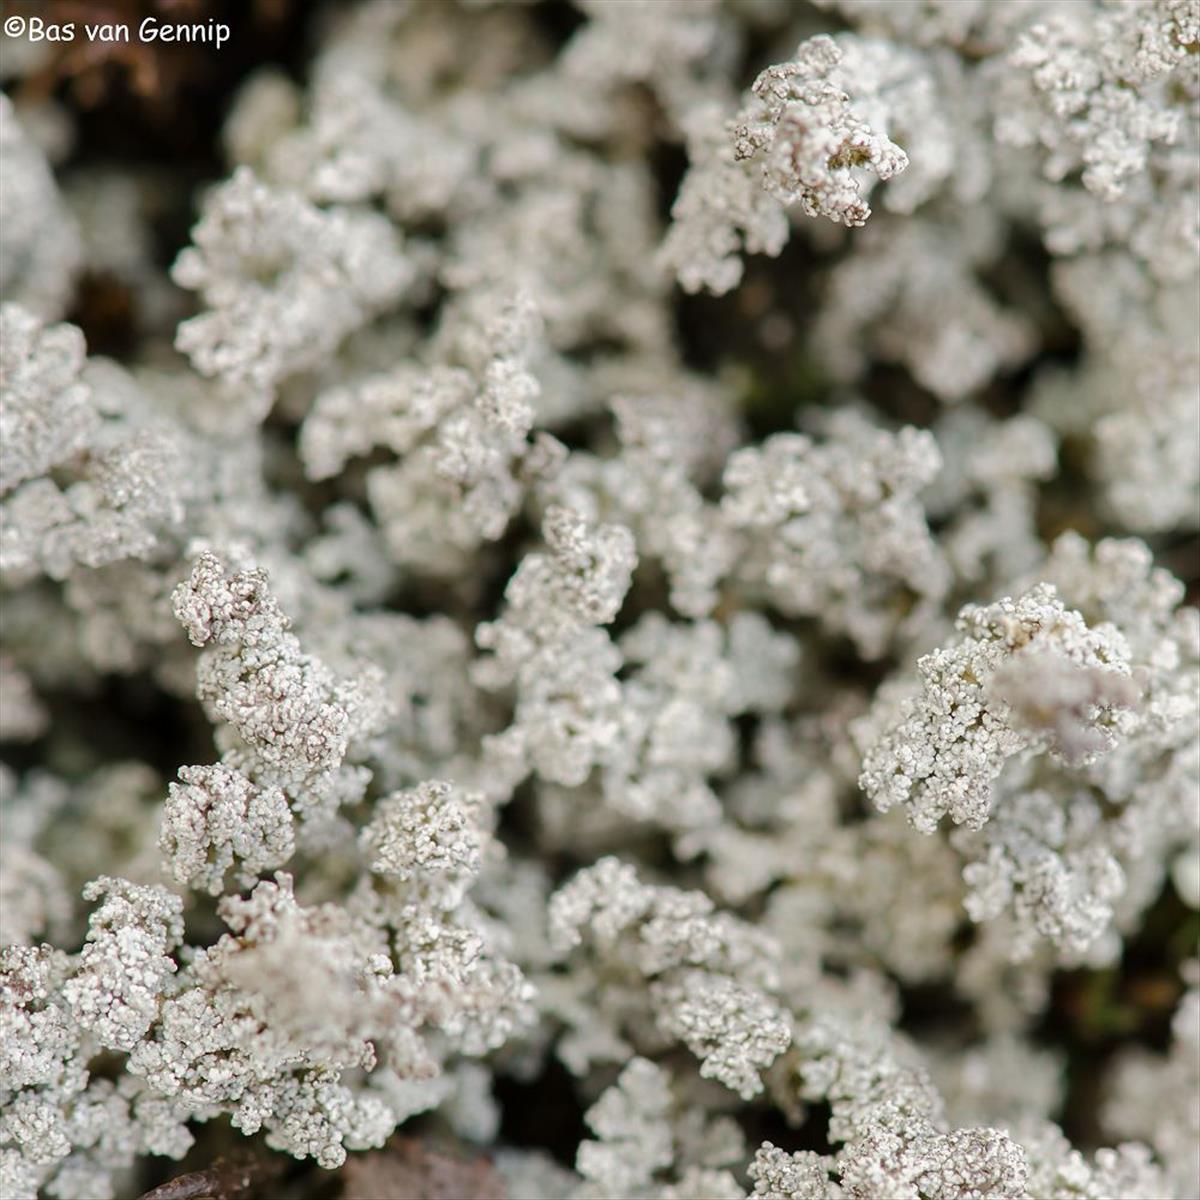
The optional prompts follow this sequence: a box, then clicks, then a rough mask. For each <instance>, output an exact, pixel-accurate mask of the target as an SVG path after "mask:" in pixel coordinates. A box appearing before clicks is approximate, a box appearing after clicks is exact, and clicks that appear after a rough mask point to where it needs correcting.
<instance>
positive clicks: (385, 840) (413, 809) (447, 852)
mask: <svg viewBox="0 0 1200 1200" xmlns="http://www.w3.org/2000/svg"><path fill="white" fill-rule="evenodd" d="M480 803H481V798H479V797H470V796H465V797H462V798H460V797H458V796H456V795H455V794H454V789H453V787H452V786H451V785H450V784H448V783H443V782H441V781H437V780H435V781H431V782H429V783H423V784H421V785H420V786H419V787H416V788H413V789H411V790H410V791H407V792H397V793H396V794H395V795H392V796H388V797H386V798H385V799H383V800H381V801H380V802H379V804H378V806H377V808H376V811H375V815H374V816H373V817H372V819H371V823H370V824H369V825H368V826H367V827H366V828H365V829H364V830H363V844H364V847H365V848H366V849H367V850H368V851H369V852H370V854H371V855H372V859H371V870H372V871H376V872H378V873H379V874H381V875H393V876H395V877H396V878H397V879H401V880H406V879H412V878H414V877H416V876H420V875H456V874H466V875H474V874H475V873H476V872H478V870H479V863H480V857H479V856H480V849H481V838H480V834H479V830H478V829H477V828H476V825H475V822H474V819H473V809H474V808H476V807H478V805H479V804H480Z"/></svg>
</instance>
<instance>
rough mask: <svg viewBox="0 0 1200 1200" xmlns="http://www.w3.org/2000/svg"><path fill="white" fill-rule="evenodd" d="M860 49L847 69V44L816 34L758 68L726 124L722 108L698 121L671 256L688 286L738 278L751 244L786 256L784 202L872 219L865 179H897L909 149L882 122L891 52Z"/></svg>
mask: <svg viewBox="0 0 1200 1200" xmlns="http://www.w3.org/2000/svg"><path fill="white" fill-rule="evenodd" d="M858 57H859V58H861V59H862V61H856V62H854V63H853V64H852V65H851V67H850V69H843V66H842V61H843V51H842V50H841V49H840V48H839V46H838V43H836V42H835V41H834V40H833V39H832V38H829V37H826V36H823V35H822V36H818V37H814V38H809V39H808V40H807V41H805V42H802V43H801V44H800V46H799V47H798V48H797V50H796V54H795V57H794V58H793V59H792V60H791V61H789V62H786V63H781V64H778V65H776V66H772V67H768V68H767V69H766V70H765V71H763V72H762V74H760V75H759V77H758V78H757V79H756V80H755V81H754V84H753V86H752V87H751V88H750V91H749V92H748V93H747V94H746V96H745V97H744V100H743V106H742V109H741V111H740V112H739V113H738V114H737V115H736V116H735V117H734V118H733V119H732V120H731V121H730V122H729V123H728V125H727V127H726V129H725V130H724V131H722V130H721V125H720V118H719V116H718V115H717V114H716V113H714V112H711V111H701V112H699V113H697V114H695V116H693V117H691V118H690V119H689V124H690V125H691V126H692V128H691V129H689V139H688V140H689V151H690V156H691V159H692V165H691V167H690V168H689V171H688V174H687V176H686V177H685V178H684V181H683V184H682V186H681V187H680V190H679V196H678V198H677V199H676V201H675V205H674V207H673V208H672V210H671V218H672V225H671V230H670V232H669V234H668V236H667V239H666V241H665V242H664V243H663V249H662V256H661V257H662V261H663V263H664V264H665V265H666V266H667V267H669V268H670V269H671V270H673V271H674V272H675V273H676V274H677V275H678V277H679V281H680V283H681V284H682V285H683V287H684V289H685V290H687V291H689V292H696V291H699V290H700V289H701V288H707V289H708V290H709V291H712V292H717V293H721V292H727V291H729V289H730V288H732V287H734V286H736V284H737V283H738V281H739V280H740V279H741V277H742V264H741V262H740V260H739V259H738V258H737V254H738V252H739V251H740V250H741V249H742V248H743V247H744V248H745V249H746V250H747V251H749V252H750V253H752V254H753V253H766V254H770V255H776V254H778V253H779V252H780V250H782V249H783V245H784V243H785V242H786V241H787V236H788V223H787V217H786V216H785V214H784V212H783V211H782V210H784V209H786V208H788V207H790V206H791V205H799V207H800V209H801V211H803V212H804V213H805V214H806V215H808V216H810V217H827V218H828V219H829V220H831V221H836V222H838V223H839V224H842V225H851V226H854V225H863V224H865V223H866V220H867V218H868V217H869V216H870V215H871V209H870V207H869V205H868V204H867V202H866V199H865V198H864V195H863V191H864V189H863V186H862V180H863V178H864V177H866V176H867V174H868V172H869V173H871V174H874V175H875V176H876V177H877V178H879V179H890V178H891V177H892V176H893V175H895V174H897V173H898V172H900V171H903V170H904V168H905V167H906V166H908V156H907V155H906V154H905V153H904V151H903V150H902V149H901V148H900V147H899V146H897V145H896V144H895V143H894V142H893V141H892V140H891V139H890V138H889V137H888V136H887V133H886V131H885V129H884V128H882V127H881V123H885V122H886V121H887V119H888V115H889V109H888V107H887V101H880V100H878V99H877V95H876V94H877V93H878V92H883V91H885V90H887V89H888V87H889V83H890V81H889V80H888V79H887V78H886V77H885V78H879V77H878V76H877V75H876V73H875V72H876V71H877V70H878V67H879V66H880V65H881V64H883V63H886V62H887V61H888V57H887V55H886V53H884V54H882V55H876V56H875V61H874V62H869V61H867V59H868V56H867V55H861V56H858ZM854 67H860V68H861V70H854ZM872 68H874V69H872ZM860 101H864V103H863V104H862V106H861V107H860ZM865 113H869V114H870V115H869V116H868V115H864V114H865Z"/></svg>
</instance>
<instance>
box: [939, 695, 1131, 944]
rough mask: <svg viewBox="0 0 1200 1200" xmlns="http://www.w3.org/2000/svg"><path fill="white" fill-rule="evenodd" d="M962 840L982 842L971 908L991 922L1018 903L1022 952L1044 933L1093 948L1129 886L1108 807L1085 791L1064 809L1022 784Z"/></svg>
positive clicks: (973, 868)
mask: <svg viewBox="0 0 1200 1200" xmlns="http://www.w3.org/2000/svg"><path fill="white" fill-rule="evenodd" d="M1048 699H1049V700H1050V701H1051V702H1053V699H1054V697H1053V696H1052V695H1051V696H1050V697H1048ZM957 840H958V841H959V844H960V845H965V846H967V847H968V853H971V846H972V841H974V842H975V843H977V845H978V849H977V850H976V851H975V852H974V853H973V854H972V857H974V858H975V859H976V861H973V862H970V863H968V865H967V866H966V867H965V868H964V870H963V879H964V881H965V882H966V884H967V887H968V889H969V891H968V893H967V896H966V899H965V901H964V905H965V907H966V910H967V912H968V914H969V915H970V917H971V919H972V920H974V921H987V920H992V919H994V918H996V917H998V916H1000V915H1001V913H1004V912H1005V911H1008V910H1011V913H1012V918H1013V921H1014V924H1015V927H1016V933H1015V938H1014V949H1013V953H1014V955H1015V956H1017V957H1024V956H1026V955H1027V954H1029V953H1030V952H1031V951H1032V948H1033V946H1034V944H1035V942H1036V939H1037V938H1038V937H1039V936H1040V937H1048V938H1050V939H1052V940H1053V941H1054V942H1056V943H1057V944H1058V945H1059V946H1061V947H1063V948H1064V949H1066V950H1068V951H1073V952H1076V953H1078V952H1081V951H1084V950H1086V949H1087V948H1088V947H1089V946H1090V945H1091V944H1092V943H1093V942H1094V941H1095V940H1096V939H1097V938H1098V937H1099V936H1100V935H1101V934H1102V933H1104V931H1105V930H1106V929H1107V928H1108V926H1109V923H1110V922H1111V921H1112V918H1113V902H1114V901H1115V900H1116V899H1117V898H1118V897H1119V896H1121V895H1122V894H1123V892H1124V890H1125V876H1124V873H1123V872H1122V870H1121V866H1120V864H1119V863H1118V861H1117V859H1116V858H1115V857H1114V855H1113V852H1112V849H1111V848H1110V847H1109V846H1108V845H1106V844H1105V840H1106V838H1105V831H1104V823H1103V820H1102V817H1101V813H1100V809H1099V807H1098V806H1097V805H1096V804H1095V802H1094V801H1092V800H1091V798H1090V797H1089V796H1088V795H1087V794H1086V793H1084V792H1081V793H1080V794H1079V795H1078V796H1076V797H1075V798H1073V799H1072V800H1071V801H1069V802H1068V804H1067V806H1066V807H1065V808H1064V807H1062V806H1061V805H1060V803H1059V801H1058V798H1057V797H1055V796H1053V795H1050V794H1049V793H1047V792H1042V791H1035V790H1022V791H1019V792H1017V793H1015V794H1014V795H1010V796H1006V797H1005V800H1004V803H1003V805H1002V806H1001V807H1000V810H999V811H998V812H997V813H996V814H994V815H993V816H992V818H991V820H990V821H989V822H988V824H987V826H986V827H985V828H984V830H983V832H982V834H980V835H965V836H963V837H961V838H958V839H957Z"/></svg>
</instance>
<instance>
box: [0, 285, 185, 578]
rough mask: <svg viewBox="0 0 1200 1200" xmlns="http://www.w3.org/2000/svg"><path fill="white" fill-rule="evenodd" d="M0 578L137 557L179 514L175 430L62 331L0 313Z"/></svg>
mask: <svg viewBox="0 0 1200 1200" xmlns="http://www.w3.org/2000/svg"><path fill="white" fill-rule="evenodd" d="M0 342H2V343H3V350H2V351H0V434H2V444H3V450H2V451H0V455H2V457H0V497H2V498H0V570H3V571H4V572H6V573H8V574H9V576H10V577H11V578H13V579H18V580H19V579H22V578H29V577H33V576H36V575H37V574H39V573H41V572H45V573H46V574H47V575H50V576H51V577H52V578H55V579H62V578H65V577H66V576H67V575H69V574H71V573H72V571H73V570H74V569H75V568H76V567H77V566H84V567H89V568H95V567H102V566H105V565H107V564H109V563H112V562H118V561H121V560H123V559H128V558H148V557H150V556H151V555H152V554H153V553H154V552H155V551H156V550H157V549H159V547H160V544H161V541H162V537H163V535H164V534H165V533H167V532H168V531H173V530H174V529H175V527H176V526H177V525H178V523H179V521H180V520H181V519H182V517H183V502H182V501H183V487H182V484H181V482H180V480H179V479H178V477H177V469H178V466H179V455H180V450H181V447H180V445H179V441H178V436H177V431H176V430H175V429H174V428H173V427H172V425H171V424H170V423H169V422H167V421H164V420H163V418H162V417H161V415H159V414H157V413H156V412H155V411H154V409H153V406H152V405H151V404H150V403H149V401H148V399H147V397H146V396H144V395H143V394H142V393H141V391H140V389H139V388H138V387H137V386H136V384H135V383H134V381H133V380H132V379H131V378H130V377H129V376H128V375H127V374H126V373H125V372H124V371H123V370H122V369H121V368H120V367H118V366H117V365H116V364H115V363H112V362H108V361H107V360H104V359H90V360H87V362H86V363H85V360H84V345H83V338H82V336H81V335H80V333H79V331H78V330H77V329H75V328H74V327H72V326H67V325H55V326H50V327H46V326H44V325H43V324H42V322H41V321H40V320H39V319H37V318H35V317H33V316H32V315H31V314H30V313H29V312H27V311H26V310H24V309H22V308H20V307H19V306H17V305H5V306H4V307H3V309H0Z"/></svg>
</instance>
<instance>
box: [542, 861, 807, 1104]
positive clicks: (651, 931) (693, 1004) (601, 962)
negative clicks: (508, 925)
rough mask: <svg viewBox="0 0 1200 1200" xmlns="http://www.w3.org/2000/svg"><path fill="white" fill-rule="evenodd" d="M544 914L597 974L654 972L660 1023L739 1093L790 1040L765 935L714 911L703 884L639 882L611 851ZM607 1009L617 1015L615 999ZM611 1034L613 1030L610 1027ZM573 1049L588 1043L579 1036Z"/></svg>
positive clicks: (558, 939) (653, 1000)
mask: <svg viewBox="0 0 1200 1200" xmlns="http://www.w3.org/2000/svg"><path fill="white" fill-rule="evenodd" d="M549 919H550V936H551V942H552V944H553V945H555V946H556V947H557V948H558V950H559V952H560V954H561V955H563V956H565V955H566V954H567V953H569V952H570V951H571V950H572V948H575V947H581V946H582V947H584V948H585V949H586V951H587V953H588V955H589V956H590V957H594V958H595V959H596V961H597V964H598V970H600V971H602V972H603V974H602V976H601V979H603V977H604V976H609V977H611V978H612V979H613V980H614V981H615V980H616V979H618V978H619V977H620V975H621V974H628V973H629V972H630V971H632V972H634V973H635V976H641V977H642V978H644V979H646V980H651V981H653V983H652V986H651V987H650V990H649V995H648V997H647V999H648V1000H649V1001H650V1007H651V1011H652V1012H653V1014H654V1016H655V1018H656V1020H657V1022H658V1025H659V1027H660V1028H661V1029H662V1031H663V1032H664V1033H666V1034H667V1035H668V1036H669V1037H672V1038H678V1039H680V1040H681V1041H683V1042H684V1043H685V1044H686V1045H687V1046H688V1048H689V1049H690V1050H691V1051H692V1052H693V1053H694V1054H695V1055H696V1056H697V1057H699V1058H700V1059H701V1063H702V1065H701V1074H702V1075H704V1076H706V1077H712V1078H715V1079H718V1080H719V1081H720V1082H721V1083H723V1084H725V1086H726V1087H728V1088H730V1089H732V1090H734V1091H736V1092H739V1093H740V1094H741V1095H742V1096H743V1098H746V1099H748V1098H750V1097H751V1096H755V1095H757V1094H758V1093H759V1092H760V1091H761V1090H762V1081H761V1079H760V1076H759V1073H760V1072H761V1070H762V1069H763V1068H765V1067H767V1066H769V1065H770V1064H771V1063H772V1062H773V1061H774V1060H775V1059H776V1058H777V1057H778V1056H779V1055H780V1054H781V1053H782V1052H783V1051H784V1050H786V1049H787V1047H788V1045H789V1043H790V1041H791V1030H790V1028H789V1025H788V1023H787V1021H786V1019H785V1018H784V1013H783V1010H782V1009H781V1008H780V1007H779V1005H778V1004H777V1002H776V1001H774V1000H773V999H772V998H771V996H770V995H769V989H770V988H771V987H772V986H773V985H774V984H775V982H776V978H777V977H776V968H775V965H774V959H775V958H776V956H777V954H778V948H777V947H776V946H775V944H774V942H773V941H772V939H770V938H769V937H767V936H765V935H763V934H760V933H758V932H757V931H755V930H754V929H752V928H751V927H750V926H748V925H745V924H744V923H743V922H741V921H739V920H737V919H736V918H735V917H731V916H729V915H728V914H727V913H719V912H714V911H713V905H712V902H711V901H710V900H709V899H708V898H707V897H706V896H705V895H704V894H703V893H702V892H684V891H680V890H678V889H676V888H667V887H658V886H654V885H647V884H643V883H641V882H640V881H639V880H638V878H637V874H636V872H635V871H634V870H633V869H632V868H631V867H629V866H627V865H626V864H623V863H621V862H619V861H618V860H617V859H615V858H603V859H601V860H600V861H599V862H598V863H597V864H596V865H595V866H594V867H590V868H588V869H586V870H584V871H581V872H579V874H577V875H576V876H575V878H574V879H572V880H571V881H570V882H569V883H567V884H566V885H564V886H563V887H562V888H561V889H560V890H559V891H558V892H556V893H555V895H554V896H553V897H552V898H551V901H550V908H549ZM696 968H699V969H696ZM601 979H598V980H597V984H598V985H599V986H603V983H602V982H601ZM618 994H619V992H618ZM614 1015H615V1016H616V1018H617V1022H619V1021H620V1015H621V1009H620V1006H619V1005H618V1006H616V1008H615V1013H614ZM613 1036H614V1038H617V1039H619V1037H620V1035H619V1034H618V1033H617V1031H616V1029H614V1030H613ZM615 1044H616V1045H619V1044H620V1042H619V1040H618V1041H616V1043H615ZM578 1049H579V1050H580V1051H582V1052H583V1053H585V1054H586V1053H588V1051H587V1049H586V1046H585V1045H583V1044H582V1043H581V1044H580V1046H579V1047H578ZM575 1053H576V1051H575V1050H574V1049H573V1048H572V1047H571V1045H570V1044H569V1043H567V1044H564V1046H563V1047H561V1048H560V1054H563V1055H564V1056H571V1057H573V1056H574V1054H575ZM567 1061H568V1062H569V1061H570V1057H568V1059H567Z"/></svg>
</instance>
